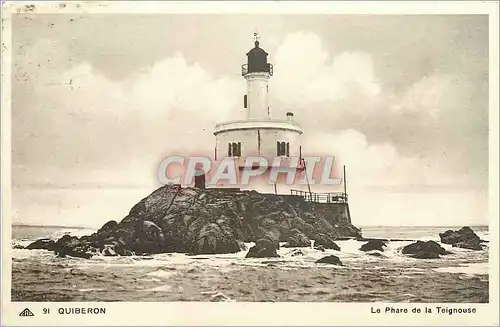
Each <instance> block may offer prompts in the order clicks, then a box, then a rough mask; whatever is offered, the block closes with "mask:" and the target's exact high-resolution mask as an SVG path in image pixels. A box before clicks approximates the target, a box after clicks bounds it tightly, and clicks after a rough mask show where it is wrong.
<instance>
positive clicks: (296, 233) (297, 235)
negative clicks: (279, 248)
mask: <svg viewBox="0 0 500 327" xmlns="http://www.w3.org/2000/svg"><path fill="white" fill-rule="evenodd" d="M310 246H311V241H310V240H309V238H308V237H307V236H306V235H305V234H304V233H302V232H301V231H300V230H298V229H295V228H294V229H292V230H291V231H290V233H289V235H288V242H287V243H286V244H285V245H283V247H285V248H300V247H302V248H304V247H310Z"/></svg>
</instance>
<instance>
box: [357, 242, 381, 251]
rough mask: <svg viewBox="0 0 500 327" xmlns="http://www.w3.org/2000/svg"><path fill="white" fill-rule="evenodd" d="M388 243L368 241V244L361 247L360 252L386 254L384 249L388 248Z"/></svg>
mask: <svg viewBox="0 0 500 327" xmlns="http://www.w3.org/2000/svg"><path fill="white" fill-rule="evenodd" d="M386 246H387V245H386V242H385V241H382V240H370V241H368V242H367V243H365V244H363V245H361V247H360V248H359V250H360V251H364V252H367V251H374V250H376V251H380V252H384V247H386Z"/></svg>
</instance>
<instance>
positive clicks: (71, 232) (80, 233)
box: [49, 228, 97, 240]
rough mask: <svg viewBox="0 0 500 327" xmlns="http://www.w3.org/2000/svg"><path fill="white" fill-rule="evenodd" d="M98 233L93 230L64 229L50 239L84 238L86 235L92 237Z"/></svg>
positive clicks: (53, 234)
mask: <svg viewBox="0 0 500 327" xmlns="http://www.w3.org/2000/svg"><path fill="white" fill-rule="evenodd" d="M95 232H97V229H92V228H64V229H61V230H58V231H56V232H54V233H52V234H51V235H50V237H49V238H50V239H53V240H58V239H60V238H61V237H63V236H64V235H69V236H76V237H82V236H86V235H91V234H92V233H95Z"/></svg>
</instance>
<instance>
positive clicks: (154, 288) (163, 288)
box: [141, 285, 172, 292]
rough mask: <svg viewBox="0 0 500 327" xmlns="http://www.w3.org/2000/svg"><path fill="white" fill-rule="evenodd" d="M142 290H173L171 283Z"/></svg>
mask: <svg viewBox="0 0 500 327" xmlns="http://www.w3.org/2000/svg"><path fill="white" fill-rule="evenodd" d="M141 291H144V292H170V291H172V286H171V285H161V286H157V287H153V288H148V289H144V290H141Z"/></svg>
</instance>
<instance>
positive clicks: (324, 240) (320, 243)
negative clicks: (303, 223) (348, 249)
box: [314, 233, 340, 251]
mask: <svg viewBox="0 0 500 327" xmlns="http://www.w3.org/2000/svg"><path fill="white" fill-rule="evenodd" d="M314 245H315V246H317V247H322V248H323V249H331V250H335V251H340V247H339V246H338V245H337V243H335V242H334V240H333V238H332V237H331V236H329V235H325V234H322V233H319V234H317V236H316V238H315V240H314Z"/></svg>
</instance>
